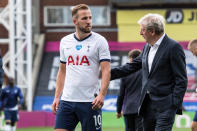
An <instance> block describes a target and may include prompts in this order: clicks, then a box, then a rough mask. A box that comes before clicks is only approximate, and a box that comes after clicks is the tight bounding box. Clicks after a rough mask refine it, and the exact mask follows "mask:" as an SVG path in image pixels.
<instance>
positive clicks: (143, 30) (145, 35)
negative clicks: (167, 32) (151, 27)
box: [140, 24, 153, 43]
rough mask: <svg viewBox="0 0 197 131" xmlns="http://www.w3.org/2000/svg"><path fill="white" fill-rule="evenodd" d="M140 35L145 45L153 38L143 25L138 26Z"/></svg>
mask: <svg viewBox="0 0 197 131" xmlns="http://www.w3.org/2000/svg"><path fill="white" fill-rule="evenodd" d="M140 35H141V36H142V37H143V38H144V39H145V41H146V42H147V43H150V42H151V40H152V37H153V35H152V33H151V32H150V31H147V29H146V27H145V25H143V24H142V25H141V26H140Z"/></svg>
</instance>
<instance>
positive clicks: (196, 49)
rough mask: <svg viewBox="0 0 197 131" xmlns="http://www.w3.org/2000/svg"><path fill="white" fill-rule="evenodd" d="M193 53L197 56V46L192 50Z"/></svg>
mask: <svg viewBox="0 0 197 131" xmlns="http://www.w3.org/2000/svg"><path fill="white" fill-rule="evenodd" d="M191 52H192V54H193V55H195V56H197V46H194V47H193V48H192V49H191Z"/></svg>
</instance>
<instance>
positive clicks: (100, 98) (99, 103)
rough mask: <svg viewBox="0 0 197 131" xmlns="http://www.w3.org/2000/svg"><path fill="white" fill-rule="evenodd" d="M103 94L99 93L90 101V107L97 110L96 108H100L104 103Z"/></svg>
mask: <svg viewBox="0 0 197 131" xmlns="http://www.w3.org/2000/svg"><path fill="white" fill-rule="evenodd" d="M104 98H105V97H104V96H103V95H101V94H99V95H98V96H97V97H96V98H95V99H94V101H93V102H92V105H93V106H92V109H93V110H98V109H101V108H102V107H103V105H104Z"/></svg>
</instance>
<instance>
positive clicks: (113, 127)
mask: <svg viewBox="0 0 197 131" xmlns="http://www.w3.org/2000/svg"><path fill="white" fill-rule="evenodd" d="M102 119H103V122H102V124H103V131H124V121H123V119H122V118H121V119H116V116H115V112H103V118H102ZM17 131H54V129H53V127H40V128H23V129H17ZM75 131H81V128H80V126H78V127H77V128H76V130H75ZM172 131H191V130H190V129H189V128H175V127H173V130H172Z"/></svg>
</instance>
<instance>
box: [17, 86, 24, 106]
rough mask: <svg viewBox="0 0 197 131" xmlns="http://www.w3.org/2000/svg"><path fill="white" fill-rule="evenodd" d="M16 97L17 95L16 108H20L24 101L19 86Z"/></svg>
mask: <svg viewBox="0 0 197 131" xmlns="http://www.w3.org/2000/svg"><path fill="white" fill-rule="evenodd" d="M18 97H19V105H18V108H19V109H21V107H22V104H23V102H24V97H23V94H22V91H21V89H20V88H18Z"/></svg>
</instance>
